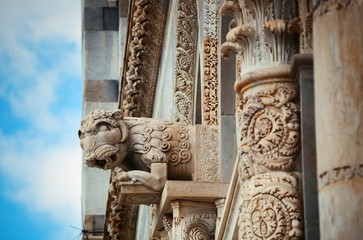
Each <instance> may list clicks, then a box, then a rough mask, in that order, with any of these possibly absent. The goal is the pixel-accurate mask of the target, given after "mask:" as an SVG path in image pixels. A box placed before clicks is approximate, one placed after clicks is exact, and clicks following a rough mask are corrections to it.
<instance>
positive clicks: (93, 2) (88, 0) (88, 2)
mask: <svg viewBox="0 0 363 240" xmlns="http://www.w3.org/2000/svg"><path fill="white" fill-rule="evenodd" d="M83 2H84V7H106V6H107V0H83Z"/></svg>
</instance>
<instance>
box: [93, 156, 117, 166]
mask: <svg viewBox="0 0 363 240" xmlns="http://www.w3.org/2000/svg"><path fill="white" fill-rule="evenodd" d="M116 160H117V155H116V154H112V155H111V156H109V157H108V158H107V159H106V160H98V159H96V160H95V162H96V165H97V166H98V167H101V168H104V167H105V166H106V164H107V163H111V162H115V161H116Z"/></svg>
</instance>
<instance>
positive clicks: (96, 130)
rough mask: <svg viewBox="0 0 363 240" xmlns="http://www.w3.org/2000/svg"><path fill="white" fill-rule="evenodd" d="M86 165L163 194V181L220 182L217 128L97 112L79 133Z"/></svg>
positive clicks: (106, 111)
mask: <svg viewBox="0 0 363 240" xmlns="http://www.w3.org/2000/svg"><path fill="white" fill-rule="evenodd" d="M78 135H79V138H80V144H81V147H82V149H83V150H84V161H85V163H86V164H87V165H88V166H89V167H97V168H101V169H104V170H107V169H115V171H114V174H116V176H114V177H115V178H116V180H117V181H120V182H122V181H125V182H126V181H132V182H140V183H142V184H143V185H144V186H145V187H147V188H149V189H152V190H154V191H161V190H162V189H163V187H164V185H165V182H166V180H194V181H219V170H218V169H219V168H218V157H217V146H218V144H217V140H218V134H217V129H216V128H215V127H212V126H203V125H196V126H191V125H186V124H182V123H176V122H171V121H167V120H157V119H151V118H134V117H123V112H122V111H121V110H115V111H108V110H95V111H93V112H91V113H90V114H89V115H88V116H86V117H85V118H84V119H83V120H82V122H81V127H80V130H79V132H78Z"/></svg>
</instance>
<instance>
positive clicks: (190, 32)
mask: <svg viewBox="0 0 363 240" xmlns="http://www.w3.org/2000/svg"><path fill="white" fill-rule="evenodd" d="M176 31H177V32H176V53H175V92H174V119H175V121H177V122H183V123H188V124H191V123H192V121H193V109H194V103H193V96H194V85H195V84H194V82H195V59H196V45H197V8H196V1H194V0H180V1H179V7H178V18H177V27H176Z"/></svg>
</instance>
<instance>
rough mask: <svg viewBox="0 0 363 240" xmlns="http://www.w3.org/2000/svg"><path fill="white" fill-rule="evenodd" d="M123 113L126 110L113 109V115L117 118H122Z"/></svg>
mask: <svg viewBox="0 0 363 240" xmlns="http://www.w3.org/2000/svg"><path fill="white" fill-rule="evenodd" d="M123 115H124V112H123V111H122V110H121V109H117V110H115V111H113V113H112V117H113V118H114V119H115V120H122V119H123V117H124V116H123Z"/></svg>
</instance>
